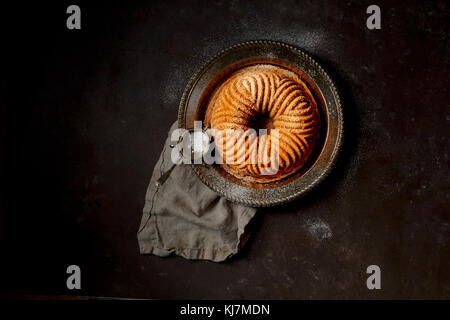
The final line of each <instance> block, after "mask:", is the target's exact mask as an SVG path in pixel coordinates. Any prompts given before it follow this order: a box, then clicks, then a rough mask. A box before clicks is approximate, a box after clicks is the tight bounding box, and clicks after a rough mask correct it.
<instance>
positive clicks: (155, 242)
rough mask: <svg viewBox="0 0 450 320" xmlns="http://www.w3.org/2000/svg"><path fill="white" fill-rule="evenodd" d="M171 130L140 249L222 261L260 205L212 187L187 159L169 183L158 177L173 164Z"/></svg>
mask: <svg viewBox="0 0 450 320" xmlns="http://www.w3.org/2000/svg"><path fill="white" fill-rule="evenodd" d="M176 128H178V125H177V122H175V123H174V124H173V125H172V127H171V128H170V131H169V136H168V138H167V140H166V142H165V144H164V148H163V151H162V153H161V156H160V157H159V160H158V162H157V163H156V166H155V168H154V170H153V174H152V178H151V180H150V184H149V186H148V188H147V194H146V197H145V206H144V210H143V215H142V220H141V226H140V228H139V231H138V235H137V237H138V242H139V248H140V252H141V254H155V255H158V256H162V257H164V256H168V255H169V254H171V253H175V254H177V255H179V256H182V257H184V258H187V259H204V260H212V261H216V262H218V261H223V260H226V259H227V258H229V257H231V256H232V255H234V254H236V253H237V252H238V251H239V249H240V248H241V247H242V245H243V242H244V239H246V238H247V237H246V236H244V231H245V226H246V225H247V224H248V222H249V221H250V220H251V219H252V218H253V216H254V215H255V213H256V209H255V208H251V207H246V206H243V205H239V204H236V203H232V202H230V201H228V200H227V199H225V198H222V197H221V196H219V195H218V194H217V193H215V192H214V191H212V190H211V189H210V188H209V187H207V186H206V185H205V184H203V182H201V181H200V179H199V178H198V177H197V176H196V174H195V173H194V172H193V170H192V168H191V166H190V165H188V164H181V165H178V166H176V167H175V168H174V170H173V171H172V173H171V175H170V176H169V178H168V179H167V180H166V182H165V183H164V184H162V185H161V186H159V187H157V186H156V180H158V179H159V177H160V176H161V175H162V174H163V173H164V172H166V171H167V170H168V169H169V168H170V167H171V166H172V164H173V163H172V161H171V152H172V149H171V148H170V147H169V146H170V144H171V143H174V141H171V139H170V136H171V133H172V131H173V130H175V129H176Z"/></svg>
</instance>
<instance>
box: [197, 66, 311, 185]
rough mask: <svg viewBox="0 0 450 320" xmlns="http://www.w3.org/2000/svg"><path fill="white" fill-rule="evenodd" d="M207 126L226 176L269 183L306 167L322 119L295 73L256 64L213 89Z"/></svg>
mask: <svg viewBox="0 0 450 320" xmlns="http://www.w3.org/2000/svg"><path fill="white" fill-rule="evenodd" d="M207 124H210V126H211V128H212V129H215V130H213V132H214V131H215V132H216V133H213V135H214V142H215V144H216V150H217V152H218V153H219V155H220V156H221V158H222V159H223V165H222V167H223V168H224V169H225V170H226V171H227V172H229V173H230V174H232V175H233V176H235V177H237V178H239V179H243V180H245V181H248V182H256V183H267V182H273V181H277V180H280V179H282V178H284V177H286V176H288V175H291V174H293V173H294V172H296V171H298V170H299V169H300V168H302V167H303V166H304V165H305V162H306V161H307V159H308V157H309V156H310V155H311V153H312V151H313V149H314V146H315V144H316V142H317V138H318V134H319V124H320V117H319V113H318V109H317V104H316V102H315V99H314V97H313V95H312V94H311V92H310V90H309V89H308V87H307V86H306V84H305V83H304V82H303V81H302V80H301V79H300V77H299V76H298V75H297V74H296V73H294V72H292V71H289V70H287V69H284V68H281V67H277V66H274V65H269V64H260V65H254V66H249V67H245V68H242V69H240V70H238V71H235V72H234V73H231V74H230V75H229V76H228V77H227V78H226V79H225V80H224V81H222V82H221V83H220V84H219V85H218V86H217V87H216V88H215V89H214V90H213V92H212V94H211V95H210V98H209V100H208V103H207V108H206V114H205V125H207ZM259 129H266V132H264V131H260V130H259ZM275 129H277V130H275ZM217 132H219V133H220V134H217Z"/></svg>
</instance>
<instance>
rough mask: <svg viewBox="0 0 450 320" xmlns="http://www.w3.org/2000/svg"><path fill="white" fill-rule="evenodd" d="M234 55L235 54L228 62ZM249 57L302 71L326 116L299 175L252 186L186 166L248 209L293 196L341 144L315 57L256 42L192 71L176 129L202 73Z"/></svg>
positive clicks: (327, 166) (321, 171)
mask: <svg viewBox="0 0 450 320" xmlns="http://www.w3.org/2000/svg"><path fill="white" fill-rule="evenodd" d="M240 55H241V56H240ZM234 57H238V58H237V59H235V60H233V59H234ZM255 57H261V58H264V57H267V58H275V59H279V60H283V61H285V62H287V63H290V64H292V65H293V66H294V67H296V68H298V69H300V70H302V71H303V72H304V73H305V74H306V75H307V76H308V77H309V78H310V79H311V80H312V81H313V82H314V84H315V86H316V87H317V88H318V89H319V91H320V93H321V96H322V98H323V100H324V102H325V103H324V104H325V105H324V106H323V107H324V108H325V110H326V117H327V119H326V123H327V128H326V136H325V140H324V143H323V146H322V150H321V151H320V154H319V155H318V156H317V159H316V160H315V162H314V163H313V164H312V165H311V167H310V168H309V169H308V170H307V171H306V172H305V173H304V174H302V175H301V176H299V177H298V178H296V179H295V180H292V181H290V182H288V183H286V184H284V185H281V186H279V187H274V188H253V187H249V186H244V185H240V184H237V183H234V182H232V181H231V180H230V179H227V178H225V177H224V176H223V175H221V174H220V173H219V172H217V170H216V169H214V168H213V167H212V166H208V165H192V169H193V170H194V172H195V173H196V175H197V176H198V177H199V178H200V180H201V181H202V182H203V183H204V184H205V185H207V186H208V187H209V188H211V189H212V190H214V191H215V192H217V193H218V194H219V195H221V196H223V197H225V198H227V199H229V200H230V201H233V202H236V203H240V204H243V205H247V206H252V207H268V206H275V205H280V204H284V203H287V202H289V201H292V200H294V199H298V198H300V197H301V196H303V195H305V194H306V193H307V192H309V191H310V190H312V189H313V188H314V187H315V186H317V185H318V184H319V183H321V182H322V181H323V180H324V179H325V178H326V176H327V175H328V174H329V173H330V171H331V169H332V168H333V166H334V165H335V163H336V161H337V156H338V153H339V151H340V149H341V146H342V139H343V131H344V127H343V126H344V119H343V110H342V104H341V99H340V97H339V94H338V91H337V89H336V86H335V84H334V82H333V81H332V80H331V78H330V76H329V75H328V73H327V72H326V71H325V70H324V69H323V68H322V67H321V66H320V65H319V63H317V61H315V60H314V59H313V58H312V57H311V56H309V55H308V54H307V53H305V52H303V51H302V50H300V49H298V48H295V47H293V46H290V45H288V44H285V43H281V42H275V41H268V40H256V41H248V42H244V43H240V44H236V45H233V46H231V47H229V48H227V49H224V50H222V51H220V52H219V53H217V54H216V55H214V56H213V57H212V58H211V59H210V60H208V61H207V62H206V63H205V64H204V65H203V66H202V67H201V68H200V69H199V70H198V71H197V72H196V73H194V75H193V76H192V77H191V79H190V81H189V82H188V84H187V85H186V88H185V90H184V92H183V96H182V98H181V101H180V106H179V110H178V126H179V127H180V128H187V127H189V126H188V124H187V121H186V117H187V116H190V117H193V116H194V115H192V114H189V115H188V114H187V112H188V107H189V106H190V105H194V106H195V103H196V102H197V103H198V101H199V100H200V95H201V93H202V91H203V90H205V88H206V86H205V84H204V83H203V84H201V83H200V82H201V81H202V80H204V78H205V75H209V76H210V77H211V76H212V77H213V76H214V75H215V74H216V73H217V72H220V71H221V70H223V69H224V68H225V67H226V66H227V65H231V64H232V63H236V62H238V61H241V60H244V59H250V58H255ZM230 59H231V60H230ZM224 63H225V65H224ZM214 69H216V70H214ZM199 83H200V85H199ZM195 91H196V92H195ZM193 93H194V94H193ZM193 96H194V98H193ZM191 113H192V112H191Z"/></svg>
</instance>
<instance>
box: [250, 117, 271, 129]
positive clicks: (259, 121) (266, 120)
mask: <svg viewBox="0 0 450 320" xmlns="http://www.w3.org/2000/svg"><path fill="white" fill-rule="evenodd" d="M253 128H254V129H255V130H258V129H267V133H269V132H270V130H271V129H273V119H272V118H271V117H269V116H268V115H266V114H260V115H258V116H257V117H256V118H255V120H254V123H253Z"/></svg>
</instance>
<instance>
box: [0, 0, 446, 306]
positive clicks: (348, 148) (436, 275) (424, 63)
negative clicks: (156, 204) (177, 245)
mask: <svg viewBox="0 0 450 320" xmlns="http://www.w3.org/2000/svg"><path fill="white" fill-rule="evenodd" d="M60 2H61V3H59V4H54V5H51V4H49V3H47V4H43V3H33V4H29V5H28V4H23V3H22V2H21V3H20V4H19V5H17V6H15V7H13V6H6V7H2V11H1V16H2V17H1V25H0V27H1V30H2V31H1V32H2V40H3V41H2V42H3V46H2V55H3V58H2V60H1V61H2V65H3V66H2V70H1V83H0V85H1V87H0V90H1V92H0V93H1V97H2V98H1V114H0V120H1V139H0V147H1V158H0V159H1V160H0V161H1V162H0V166H1V170H2V178H1V182H2V202H1V213H2V215H1V233H0V237H1V238H0V239H1V240H0V241H1V258H0V259H1V274H0V281H1V284H0V287H1V290H2V292H3V293H13V294H45V295H55V294H62V295H73V294H76V295H91V296H94V295H95V296H97V295H100V296H114V297H136V298H450V273H449V270H450V250H449V247H450V224H449V223H450V218H449V213H450V206H449V200H450V199H449V198H450V192H449V190H450V183H449V141H448V138H449V133H450V130H449V125H450V110H449V103H448V99H449V89H448V87H449V71H450V70H449V34H450V28H449V20H450V19H449V6H448V3H447V2H446V1H444V0H442V1H436V2H432V1H418V2H417V1H411V2H408V3H404V4H400V3H397V2H395V4H394V3H392V2H384V1H375V3H376V4H378V5H379V6H380V7H381V10H382V29H381V30H373V31H371V30H368V29H367V28H366V26H365V23H366V18H367V16H368V15H367V14H366V13H365V11H366V8H367V6H368V5H370V4H372V2H373V1H362V2H360V1H281V2H280V1H252V2H249V1H246V2H242V3H241V2H238V1H230V2H228V1H204V2H197V1H189V2H187V1H186V2H174V1H160V2H155V3H151V2H135V3H130V2H129V1H123V2H118V1H108V2H103V3H97V4H94V3H93V2H92V1H91V2H87V1H71V2H68V1H60ZM72 2H73V3H78V4H80V7H81V10H82V30H80V31H69V30H67V29H66V26H65V20H66V17H67V15H66V13H65V11H66V7H67V6H68V5H69V4H72ZM255 39H269V40H278V41H284V42H286V43H288V44H291V45H294V46H297V47H299V48H302V49H304V50H305V51H307V52H309V53H310V54H311V55H312V56H313V57H315V58H316V59H317V60H318V61H319V62H321V63H322V64H323V66H324V67H325V69H326V70H327V71H328V72H329V73H330V74H331V75H332V76H333V78H334V80H335V81H336V83H337V85H338V88H339V90H340V91H341V94H342V97H343V102H344V109H345V117H346V118H345V119H346V127H345V129H346V136H345V148H344V152H343V154H342V157H341V158H340V163H339V166H338V167H337V168H336V170H335V171H334V172H333V174H332V176H331V177H330V178H329V179H328V180H326V182H325V183H323V184H322V185H321V186H320V188H318V189H317V190H315V192H313V193H312V194H311V195H309V196H308V197H307V198H304V199H302V200H299V201H296V202H293V203H291V204H289V205H286V206H282V207H274V208H267V209H262V210H259V212H258V217H257V218H256V219H255V220H254V221H253V222H252V226H251V227H252V229H253V234H252V237H251V240H250V242H249V243H248V244H247V246H246V247H245V248H244V250H243V251H242V253H240V254H239V255H238V256H236V257H235V258H233V259H231V260H230V261H228V262H226V263H211V262H193V261H186V260H183V259H181V258H178V257H169V258H159V257H155V256H141V255H139V252H138V245H137V240H136V232H137V229H138V226H139V222H140V218H141V214H142V207H143V204H144V195H145V191H146V187H147V184H148V182H149V179H150V175H151V173H152V169H153V166H154V165H155V163H156V160H157V158H158V156H159V152H160V150H161V147H162V145H163V140H164V138H165V136H166V131H167V129H168V128H169V125H170V124H171V123H172V121H174V120H175V118H176V113H177V108H178V103H179V100H180V98H181V94H182V91H183V89H184V86H185V85H186V83H187V81H188V79H189V78H190V76H191V75H192V73H193V72H194V71H195V70H196V69H197V68H199V67H200V66H201V65H202V63H203V62H204V61H205V60H207V59H208V58H209V57H210V56H212V55H214V54H215V53H216V52H217V51H219V50H221V49H224V48H226V47H228V46H230V45H233V44H236V43H238V42H242V41H246V40H255ZM69 264H78V265H80V267H81V269H82V290H81V291H77V292H73V291H69V290H67V289H66V287H65V281H66V273H65V271H66V267H67V266H68V265H69ZM371 264H377V265H379V266H380V267H381V269H382V290H378V291H370V290H368V289H367V288H366V284H365V281H366V277H367V275H366V273H365V270H366V267H367V266H368V265H371Z"/></svg>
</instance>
